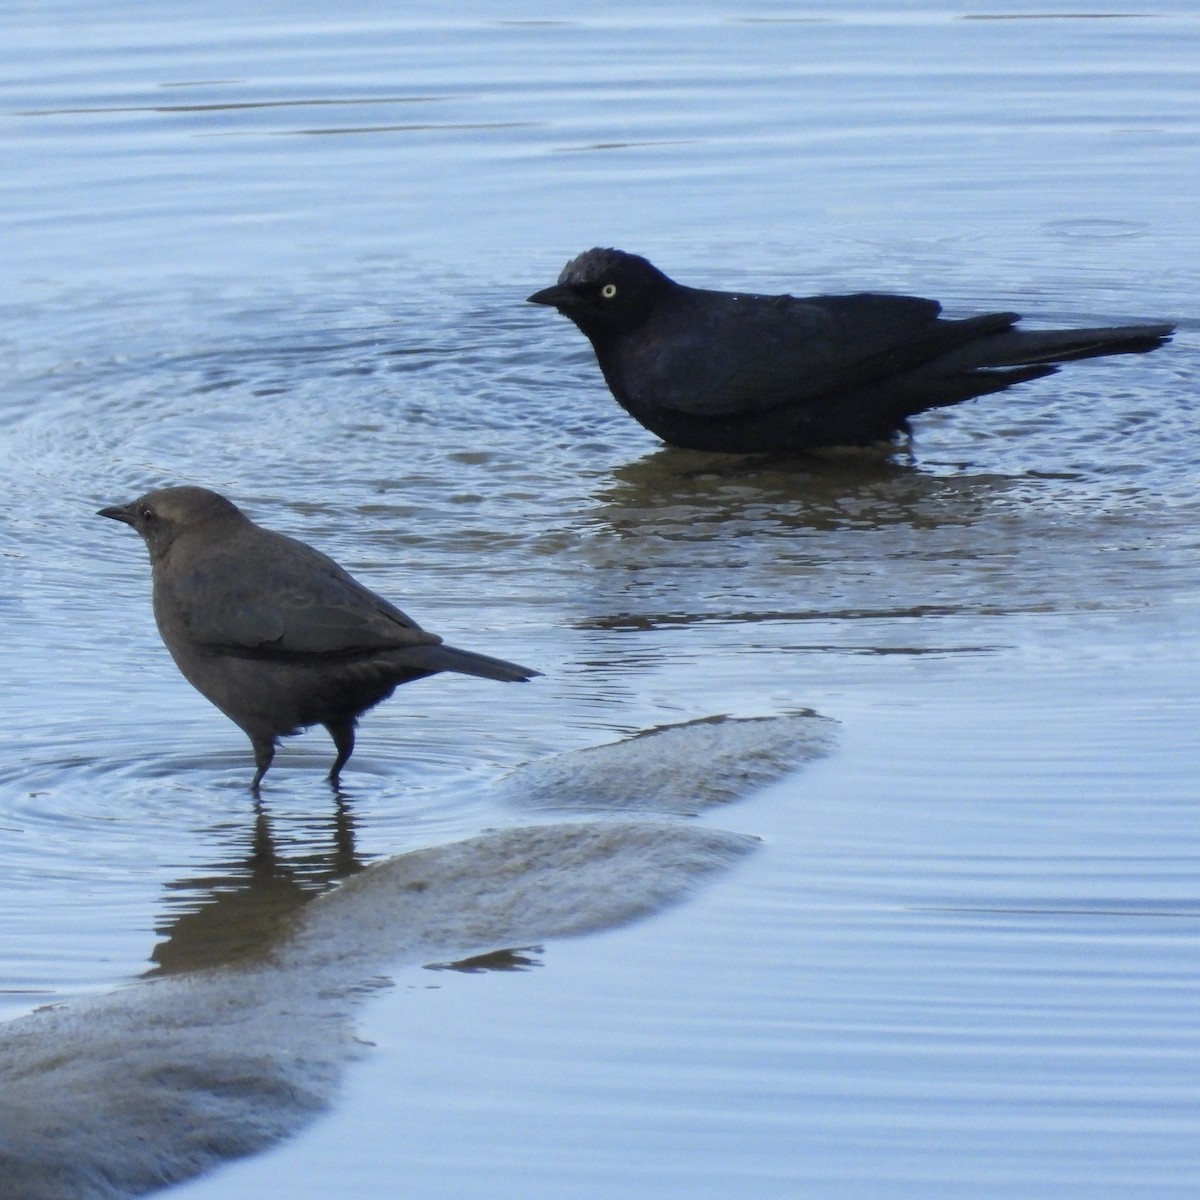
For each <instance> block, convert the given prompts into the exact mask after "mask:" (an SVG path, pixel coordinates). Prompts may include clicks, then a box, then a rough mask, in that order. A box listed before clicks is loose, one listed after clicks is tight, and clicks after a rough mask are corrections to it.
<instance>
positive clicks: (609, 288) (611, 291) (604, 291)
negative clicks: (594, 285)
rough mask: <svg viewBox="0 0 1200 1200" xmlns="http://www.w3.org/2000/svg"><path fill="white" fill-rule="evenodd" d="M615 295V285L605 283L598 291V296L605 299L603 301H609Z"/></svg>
mask: <svg viewBox="0 0 1200 1200" xmlns="http://www.w3.org/2000/svg"><path fill="white" fill-rule="evenodd" d="M616 294H617V285H616V284H615V283H606V284H605V285H604V286H603V287H602V288H601V289H600V295H602V296H603V297H604V298H605V300H611V299H612V298H613V297H614V296H615V295H616Z"/></svg>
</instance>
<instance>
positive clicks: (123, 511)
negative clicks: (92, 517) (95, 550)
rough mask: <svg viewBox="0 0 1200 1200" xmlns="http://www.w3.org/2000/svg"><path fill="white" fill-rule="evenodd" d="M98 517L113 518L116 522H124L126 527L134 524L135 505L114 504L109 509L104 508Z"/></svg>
mask: <svg viewBox="0 0 1200 1200" xmlns="http://www.w3.org/2000/svg"><path fill="white" fill-rule="evenodd" d="M96 516H98V517H111V518H112V519H113V520H114V521H123V522H124V523H125V524H126V525H132V524H133V505H132V504H112V505H109V507H108V508H102V509H101V510H100V511H99V512H98V513H97V514H96Z"/></svg>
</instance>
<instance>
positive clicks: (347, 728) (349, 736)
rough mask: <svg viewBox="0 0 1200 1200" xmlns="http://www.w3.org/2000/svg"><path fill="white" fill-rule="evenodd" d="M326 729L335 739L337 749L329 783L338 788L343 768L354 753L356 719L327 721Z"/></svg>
mask: <svg viewBox="0 0 1200 1200" xmlns="http://www.w3.org/2000/svg"><path fill="white" fill-rule="evenodd" d="M325 728H326V729H327V730H329V736H330V737H331V738H333V744H334V745H335V746H336V747H337V758H335V759H334V760H333V766H332V767H330V768H329V782H330V783H332V784H333V785H334V787H336V786H337V782H338V776H339V775H340V774H341V773H342V768H343V767H344V766H345V765H346V763H347V762H348V761H349V759H350V755H352V754H353V753H354V718H353V717H350V718H349V719H347V720H342V721H326V722H325Z"/></svg>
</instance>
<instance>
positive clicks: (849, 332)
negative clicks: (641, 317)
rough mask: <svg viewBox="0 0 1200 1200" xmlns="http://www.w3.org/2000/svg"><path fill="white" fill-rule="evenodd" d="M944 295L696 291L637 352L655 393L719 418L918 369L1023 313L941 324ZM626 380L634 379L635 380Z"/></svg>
mask: <svg viewBox="0 0 1200 1200" xmlns="http://www.w3.org/2000/svg"><path fill="white" fill-rule="evenodd" d="M940 312H941V305H940V304H938V302H937V301H936V300H923V299H920V298H918V297H915V296H888V295H877V294H874V293H861V294H858V295H852V296H814V297H811V298H808V299H796V298H794V297H792V296H740V295H737V294H730V293H721V292H705V291H700V290H693V289H689V290H688V295H687V296H686V297H681V298H679V299H678V300H676V301H675V302H674V303H673V304H672V306H671V308H670V310H669V311H668V312H667V313H665V314H663V317H662V324H661V325H659V326H658V327H656V328H655V329H654V331H653V336H651V337H648V338H646V339H645V341H644V342H643V343H642V347H641V348H640V349H639V350H638V351H637V352H636V353H635V354H634V355H633V356H632V358H633V363H634V364H635V365H634V369H633V371H631V372H630V375H631V376H636V375H637V374H638V373H639V372H641V373H643V375H645V374H648V375H649V377H650V378H651V379H652V383H651V385H650V387H649V388H648V398H649V397H651V396H652V398H653V403H655V404H657V405H661V406H662V407H664V408H669V409H674V410H676V411H679V412H684V413H690V414H694V415H697V416H720V415H722V414H727V413H745V412H753V411H757V410H763V409H769V408H773V407H775V406H777V405H781V404H788V403H793V404H794V403H797V402H803V401H819V400H821V399H822V398H824V397H833V396H836V395H837V394H839V393H844V392H847V391H850V390H852V389H854V388H858V387H863V386H866V385H869V384H872V383H876V382H878V381H880V380H884V379H888V378H890V377H891V376H893V375H896V374H898V373H901V372H903V371H908V370H912V369H914V368H916V367H919V366H921V365H922V364H924V363H927V362H929V361H931V360H932V359H934V358H937V357H938V356H940V355H942V354H944V353H946V352H948V351H949V350H951V349H954V348H955V347H957V346H959V345H962V344H964V343H965V342H968V341H971V340H973V339H975V338H977V337H979V336H981V335H984V334H987V333H992V332H995V331H996V330H1000V329H1006V328H1008V327H1009V326H1010V325H1012V323H1013V322H1014V321H1015V320H1016V319H1017V317H1016V314H1015V313H993V314H990V315H988V316H985V317H974V318H971V319H969V320H966V321H941V320H938V314H939V313H940ZM627 378H628V376H627Z"/></svg>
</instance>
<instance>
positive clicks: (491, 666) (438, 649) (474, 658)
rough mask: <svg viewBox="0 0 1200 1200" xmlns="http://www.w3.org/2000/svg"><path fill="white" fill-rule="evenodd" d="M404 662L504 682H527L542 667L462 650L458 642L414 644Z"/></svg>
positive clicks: (405, 655)
mask: <svg viewBox="0 0 1200 1200" xmlns="http://www.w3.org/2000/svg"><path fill="white" fill-rule="evenodd" d="M404 664H405V666H411V667H414V668H416V669H417V670H424V671H429V672H431V673H432V672H434V671H457V672H458V673H459V674H460V675H478V676H479V677H480V678H481V679H498V680H500V681H501V682H503V683H525V682H526V680H529V679H532V678H533V677H534V676H535V675H540V674H541V671H535V670H533V669H532V668H531V667H522V666H518V665H517V664H516V663H510V662H505V661H504V659H502V658H491V657H489V656H488V655H486V654H476V653H475V651H474V650H459V649H458V648H457V647H455V646H442V645H436V646H412V647H409V648H406V649H405V650H404Z"/></svg>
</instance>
